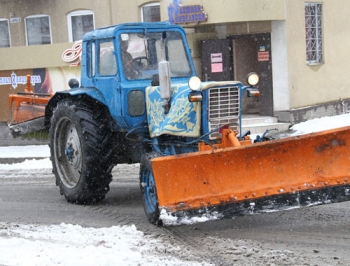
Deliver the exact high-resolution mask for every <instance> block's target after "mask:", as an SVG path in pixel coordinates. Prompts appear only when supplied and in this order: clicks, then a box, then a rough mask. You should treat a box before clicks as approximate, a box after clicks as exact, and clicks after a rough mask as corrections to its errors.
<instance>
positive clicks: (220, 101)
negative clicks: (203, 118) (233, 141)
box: [208, 86, 240, 139]
mask: <svg viewBox="0 0 350 266" xmlns="http://www.w3.org/2000/svg"><path fill="white" fill-rule="evenodd" d="M208 106H209V110H208V119H209V121H208V122H209V125H208V126H209V131H212V130H214V129H215V128H218V127H220V126H223V125H229V126H230V127H231V128H233V129H235V130H237V131H239V129H240V126H239V123H240V120H239V114H240V111H239V110H240V89H239V87H237V86H234V87H224V88H211V89H209V105H208ZM217 138H221V134H220V132H219V131H215V132H213V133H212V134H210V136H209V139H217Z"/></svg>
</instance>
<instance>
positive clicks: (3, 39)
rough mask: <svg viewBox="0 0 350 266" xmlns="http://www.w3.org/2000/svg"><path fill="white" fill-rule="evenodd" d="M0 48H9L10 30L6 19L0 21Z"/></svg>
mask: <svg viewBox="0 0 350 266" xmlns="http://www.w3.org/2000/svg"><path fill="white" fill-rule="evenodd" d="M0 47H10V30H9V21H8V20H7V19H0Z"/></svg>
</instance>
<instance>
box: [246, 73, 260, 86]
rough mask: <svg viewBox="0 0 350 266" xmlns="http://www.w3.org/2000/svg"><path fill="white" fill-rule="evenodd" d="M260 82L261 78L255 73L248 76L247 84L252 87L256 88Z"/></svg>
mask: <svg viewBox="0 0 350 266" xmlns="http://www.w3.org/2000/svg"><path fill="white" fill-rule="evenodd" d="M258 82H259V76H258V74H256V73H255V72H251V73H249V74H248V76H247V83H248V84H249V85H250V86H255V85H256V84H258Z"/></svg>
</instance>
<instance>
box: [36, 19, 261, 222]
mask: <svg viewBox="0 0 350 266" xmlns="http://www.w3.org/2000/svg"><path fill="white" fill-rule="evenodd" d="M82 49H83V52H82V62H81V82H80V83H79V82H78V81H77V80H70V82H69V85H70V87H71V89H70V90H66V91H60V92H56V93H55V94H54V95H53V96H52V97H51V98H50V100H49V101H48V104H47V106H46V108H45V116H44V118H43V121H44V126H45V127H46V128H47V129H49V136H50V149H51V160H52V164H53V173H54V175H55V177H56V185H57V186H59V188H60V192H61V194H62V195H64V196H65V198H66V199H67V201H69V202H72V203H78V204H86V203H93V202H98V201H100V200H101V199H103V198H104V197H105V195H106V193H107V192H108V191H109V184H110V182H111V181H112V174H111V171H112V169H113V167H114V166H115V165H116V164H121V163H141V164H140V187H141V190H142V193H143V198H144V207H145V211H146V215H147V217H148V219H149V220H150V222H152V223H158V222H159V220H160V218H159V217H160V209H161V208H160V207H161V206H164V204H161V200H162V199H161V198H160V195H161V194H162V193H161V191H162V190H163V188H162V187H161V185H158V184H157V183H158V182H159V184H161V182H160V181H157V178H156V177H155V175H154V173H153V169H152V160H154V159H155V158H165V157H167V156H174V155H179V154H193V153H195V152H198V151H199V150H200V149H199V144H202V145H205V146H206V147H209V149H215V148H216V145H218V144H220V143H221V139H222V138H223V129H232V130H233V131H234V135H235V136H234V138H235V140H238V141H240V140H242V139H244V138H245V136H243V133H242V132H241V96H242V94H243V92H244V91H246V92H247V94H248V96H256V95H258V94H259V92H258V90H257V89H256V88H255V87H254V86H255V85H256V83H257V82H258V76H257V75H256V74H255V73H252V74H250V75H249V77H248V83H249V84H250V85H249V86H243V85H242V83H240V82H237V81H225V82H223V81H222V82H203V83H202V82H201V81H200V79H199V78H198V77H197V76H196V71H195V67H194V64H193V61H192V58H191V52H190V49H189V47H188V44H187V41H186V34H185V31H184V29H183V28H182V27H180V26H178V25H171V24H169V23H162V22H159V23H128V24H121V25H115V26H109V27H105V28H99V29H96V30H94V31H91V32H89V33H87V34H85V36H84V38H83V44H82ZM232 145H233V144H232V143H231V144H229V146H232ZM168 171H186V169H183V168H182V166H181V165H178V169H168ZM161 178H166V177H161ZM173 182H176V183H179V182H180V183H181V182H186V181H185V179H183V180H181V181H180V180H173ZM192 185H193V186H196V184H192ZM182 201H183V200H182V199H175V202H182ZM165 205H167V204H165ZM170 205H171V204H170ZM209 205H210V204H209ZM167 207H168V208H169V204H168V205H167ZM170 207H171V206H170ZM194 207H195V206H193V208H194Z"/></svg>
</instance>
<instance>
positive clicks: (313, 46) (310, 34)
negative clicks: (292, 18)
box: [305, 3, 323, 65]
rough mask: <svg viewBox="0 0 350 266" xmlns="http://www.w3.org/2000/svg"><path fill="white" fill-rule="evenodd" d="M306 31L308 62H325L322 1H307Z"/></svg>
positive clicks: (311, 63) (312, 63) (310, 63)
mask: <svg viewBox="0 0 350 266" xmlns="http://www.w3.org/2000/svg"><path fill="white" fill-rule="evenodd" d="M305 32H306V61H307V64H309V65H314V64H321V63H322V62H323V49H322V48H323V47H322V46H323V44H322V4H321V3H305Z"/></svg>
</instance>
